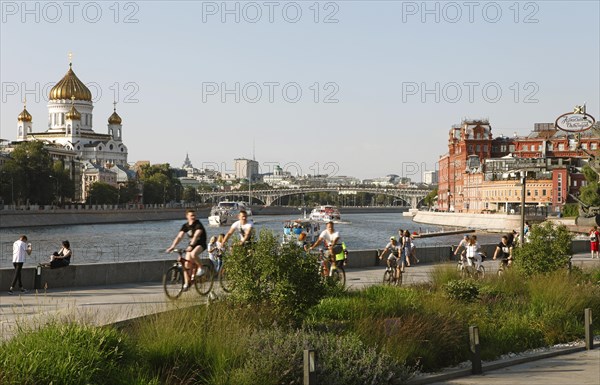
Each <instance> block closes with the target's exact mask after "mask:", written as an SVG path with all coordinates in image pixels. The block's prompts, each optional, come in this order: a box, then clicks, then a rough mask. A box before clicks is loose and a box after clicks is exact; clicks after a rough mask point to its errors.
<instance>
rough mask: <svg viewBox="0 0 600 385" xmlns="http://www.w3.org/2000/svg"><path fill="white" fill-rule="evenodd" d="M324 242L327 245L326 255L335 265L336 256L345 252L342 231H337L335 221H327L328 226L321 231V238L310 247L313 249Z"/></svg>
mask: <svg viewBox="0 0 600 385" xmlns="http://www.w3.org/2000/svg"><path fill="white" fill-rule="evenodd" d="M321 242H323V244H324V245H325V256H326V257H327V258H329V261H330V262H331V263H332V264H333V265H335V256H336V255H337V254H339V253H340V252H343V250H344V248H343V246H342V242H341V238H340V233H339V232H337V231H335V228H334V225H333V222H327V228H326V229H325V230H323V231H322V232H321V234H320V235H319V238H318V239H317V240H316V241H315V243H313V244H312V246H310V247H309V248H308V250H309V251H310V250H312V249H314V248H315V247H317V246H319V244H320V243H321Z"/></svg>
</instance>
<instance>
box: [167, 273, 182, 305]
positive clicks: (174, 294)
mask: <svg viewBox="0 0 600 385" xmlns="http://www.w3.org/2000/svg"><path fill="white" fill-rule="evenodd" d="M163 289H164V290H165V294H166V295H167V298H169V299H171V300H173V299H177V298H179V296H180V295H181V292H182V290H183V271H181V267H180V266H171V267H170V268H169V269H168V270H167V272H166V273H165V274H164V275H163Z"/></svg>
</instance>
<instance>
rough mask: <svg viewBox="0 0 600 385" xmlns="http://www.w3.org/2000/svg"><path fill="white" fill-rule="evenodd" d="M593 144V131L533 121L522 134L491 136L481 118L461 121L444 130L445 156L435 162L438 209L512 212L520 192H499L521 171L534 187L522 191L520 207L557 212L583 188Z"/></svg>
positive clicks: (597, 140) (598, 142) (596, 138)
mask: <svg viewBox="0 0 600 385" xmlns="http://www.w3.org/2000/svg"><path fill="white" fill-rule="evenodd" d="M599 146H600V135H599V134H598V130H596V129H591V130H588V131H585V132H582V133H580V134H573V133H568V132H564V131H560V130H557V129H556V128H555V127H554V124H553V123H536V124H535V125H534V129H533V131H532V132H531V133H530V134H529V135H527V136H524V137H517V136H515V137H512V138H508V137H497V138H493V136H492V128H491V125H490V124H489V122H488V121H487V120H465V121H463V122H462V123H461V124H460V125H456V126H453V127H452V128H451V129H450V132H449V138H448V153H447V154H445V155H443V156H441V157H440V159H439V161H438V170H439V184H438V209H440V210H442V211H456V212H482V211H504V212H512V211H514V210H516V209H517V208H518V207H519V206H520V194H519V197H518V198H517V197H515V196H513V195H512V191H511V190H512V188H509V190H507V192H504V189H506V185H507V183H506V181H507V180H509V181H510V180H513V182H511V183H513V184H514V183H517V182H519V181H518V180H517V179H518V178H519V177H520V176H522V175H521V173H525V174H526V175H527V178H528V179H530V180H532V181H535V183H537V185H536V188H532V189H527V193H526V197H525V199H526V200H525V202H526V204H527V205H528V206H529V205H533V206H538V207H539V206H545V207H551V209H552V210H554V211H558V210H560V209H561V208H562V206H563V205H564V204H565V203H567V201H569V200H570V199H569V194H573V195H577V194H578V193H579V189H580V188H581V187H582V186H584V185H585V183H586V181H585V177H584V176H583V174H582V173H581V167H582V166H583V165H584V164H586V163H587V160H588V159H589V158H590V154H592V153H596V152H597V150H598V147H599ZM511 183H508V185H510V184H511ZM519 183H520V182H519ZM550 185H551V186H552V187H551V188H550ZM501 190H502V191H501ZM509 194H511V195H509Z"/></svg>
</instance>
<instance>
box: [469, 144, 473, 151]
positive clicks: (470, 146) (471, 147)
mask: <svg viewBox="0 0 600 385" xmlns="http://www.w3.org/2000/svg"><path fill="white" fill-rule="evenodd" d="M468 151H469V152H473V145H472V144H469V148H468Z"/></svg>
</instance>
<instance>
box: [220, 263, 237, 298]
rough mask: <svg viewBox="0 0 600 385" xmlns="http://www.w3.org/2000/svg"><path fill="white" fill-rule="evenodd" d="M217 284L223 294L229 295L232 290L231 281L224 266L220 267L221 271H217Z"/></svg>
mask: <svg viewBox="0 0 600 385" xmlns="http://www.w3.org/2000/svg"><path fill="white" fill-rule="evenodd" d="M219 284H220V285H221V288H222V289H223V291H224V292H225V293H231V291H232V290H233V288H234V284H233V281H232V280H231V279H229V277H228V276H227V269H226V268H225V266H223V267H221V271H219Z"/></svg>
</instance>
